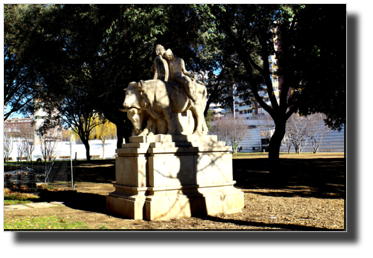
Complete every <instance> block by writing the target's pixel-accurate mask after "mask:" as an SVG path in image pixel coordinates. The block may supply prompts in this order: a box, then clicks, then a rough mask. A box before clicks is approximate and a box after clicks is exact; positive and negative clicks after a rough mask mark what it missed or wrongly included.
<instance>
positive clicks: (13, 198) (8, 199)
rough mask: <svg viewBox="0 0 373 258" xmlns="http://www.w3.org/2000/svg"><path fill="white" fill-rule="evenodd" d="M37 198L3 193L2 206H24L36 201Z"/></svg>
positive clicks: (22, 194) (24, 194)
mask: <svg viewBox="0 0 373 258" xmlns="http://www.w3.org/2000/svg"><path fill="white" fill-rule="evenodd" d="M38 198H39V196H36V195H33V194H27V193H14V192H12V193H5V192H4V205H14V204H25V203H30V202H33V200H35V199H38Z"/></svg>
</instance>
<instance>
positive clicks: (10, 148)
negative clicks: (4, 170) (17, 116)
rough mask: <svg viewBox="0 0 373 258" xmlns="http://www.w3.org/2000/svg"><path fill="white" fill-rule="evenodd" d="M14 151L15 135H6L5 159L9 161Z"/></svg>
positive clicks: (7, 133)
mask: <svg viewBox="0 0 373 258" xmlns="http://www.w3.org/2000/svg"><path fill="white" fill-rule="evenodd" d="M12 151H13V135H12V134H11V133H9V132H5V133H4V158H5V160H6V161H8V160H9V156H10V153H11V152H12Z"/></svg>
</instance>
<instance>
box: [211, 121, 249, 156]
mask: <svg viewBox="0 0 373 258" xmlns="http://www.w3.org/2000/svg"><path fill="white" fill-rule="evenodd" d="M245 121H246V119H245V118H244V117H233V116H232V115H228V116H226V117H223V118H221V119H218V120H216V121H215V125H214V126H213V127H212V130H211V134H216V135H217V136H218V140H219V141H224V142H225V143H226V144H227V145H228V144H229V143H230V144H231V145H232V150H233V153H235V152H236V149H235V146H234V145H235V143H236V144H237V146H239V144H240V143H241V142H242V140H243V139H244V138H245V136H247V135H248V134H249V130H248V125H247V124H246V123H245Z"/></svg>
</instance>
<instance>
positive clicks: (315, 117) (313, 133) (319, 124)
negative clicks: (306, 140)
mask: <svg viewBox="0 0 373 258" xmlns="http://www.w3.org/2000/svg"><path fill="white" fill-rule="evenodd" d="M324 120H325V115H323V114H320V113H316V114H312V115H310V116H309V121H310V133H309V134H310V142H311V144H312V147H313V153H314V154H316V153H317V151H318V150H319V147H320V145H321V142H322V140H323V139H324V138H325V136H327V135H328V134H329V132H330V131H331V129H330V128H329V127H328V126H327V125H325V123H324Z"/></svg>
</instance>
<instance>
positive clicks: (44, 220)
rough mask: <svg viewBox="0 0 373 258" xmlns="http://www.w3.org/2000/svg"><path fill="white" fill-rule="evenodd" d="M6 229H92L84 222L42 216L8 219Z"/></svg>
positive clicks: (98, 227) (101, 227)
mask: <svg viewBox="0 0 373 258" xmlns="http://www.w3.org/2000/svg"><path fill="white" fill-rule="evenodd" d="M4 229H20V230H23V229H91V228H90V227H89V226H88V225H87V224H85V223H84V222H78V221H76V222H71V221H66V220H65V219H64V218H63V217H56V216H42V217H34V216H27V217H21V218H17V219H6V220H5V221H4ZM92 229H107V226H105V225H98V226H96V227H95V228H92Z"/></svg>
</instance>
